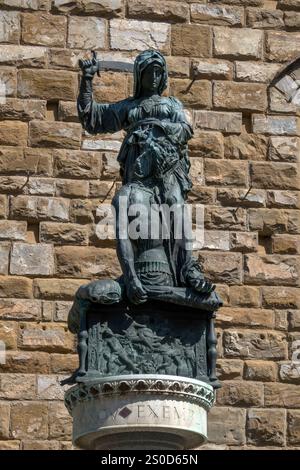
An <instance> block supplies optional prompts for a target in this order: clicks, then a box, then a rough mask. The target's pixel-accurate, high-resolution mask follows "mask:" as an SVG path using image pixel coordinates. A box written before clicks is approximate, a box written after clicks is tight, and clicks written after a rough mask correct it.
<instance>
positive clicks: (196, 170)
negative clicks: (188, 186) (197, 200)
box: [190, 157, 204, 185]
mask: <svg viewBox="0 0 300 470" xmlns="http://www.w3.org/2000/svg"><path fill="white" fill-rule="evenodd" d="M190 178H191V181H192V183H193V185H194V184H199V185H203V183H204V175H203V160H202V158H197V157H195V158H193V159H192V160H191V168H190Z"/></svg>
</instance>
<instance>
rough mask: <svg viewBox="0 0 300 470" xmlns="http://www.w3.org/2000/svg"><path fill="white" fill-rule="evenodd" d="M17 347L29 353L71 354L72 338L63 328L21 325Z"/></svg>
mask: <svg viewBox="0 0 300 470" xmlns="http://www.w3.org/2000/svg"><path fill="white" fill-rule="evenodd" d="M19 345H20V348H21V349H26V350H29V351H45V352H57V353H58V352H73V350H74V338H73V336H72V335H71V333H69V332H68V331H67V328H66V327H63V326H58V325H49V324H46V325H43V326H41V325H37V324H34V323H32V324H30V323H21V324H20V338H19Z"/></svg>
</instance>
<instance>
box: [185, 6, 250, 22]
mask: <svg viewBox="0 0 300 470" xmlns="http://www.w3.org/2000/svg"><path fill="white" fill-rule="evenodd" d="M191 20H192V21H194V22H196V23H198V22H203V23H205V24H213V25H220V26H243V24H244V11H243V9H242V8H239V7H228V6H218V5H203V4H201V3H200V4H199V3H192V5H191Z"/></svg>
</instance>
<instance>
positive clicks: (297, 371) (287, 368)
mask: <svg viewBox="0 0 300 470" xmlns="http://www.w3.org/2000/svg"><path fill="white" fill-rule="evenodd" d="M279 377H280V380H281V382H290V383H294V384H300V367H299V361H298V362H296V361H295V362H294V361H289V362H286V363H281V364H280V365H279Z"/></svg>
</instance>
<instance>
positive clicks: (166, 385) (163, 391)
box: [65, 374, 214, 450]
mask: <svg viewBox="0 0 300 470" xmlns="http://www.w3.org/2000/svg"><path fill="white" fill-rule="evenodd" d="M213 402H214V391H213V388H212V386H211V385H209V384H207V383H205V382H202V381H199V380H195V379H190V378H187V377H177V376H170V375H144V374H142V375H140V374H138V375H124V376H116V377H106V378H100V379H95V380H91V381H88V382H85V383H80V384H78V385H75V386H74V387H72V388H70V389H69V390H68V391H67V392H66V394H65V404H66V406H67V408H68V410H69V412H70V414H71V416H72V417H73V442H74V444H75V445H76V446H78V447H80V448H82V449H98V450H100V449H101V450H104V449H105V450H137V449H142V450H152V449H155V450H184V449H193V448H195V447H198V446H200V445H201V444H203V443H204V442H205V441H206V438H207V412H208V411H209V409H210V408H211V406H212V405H213Z"/></svg>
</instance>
